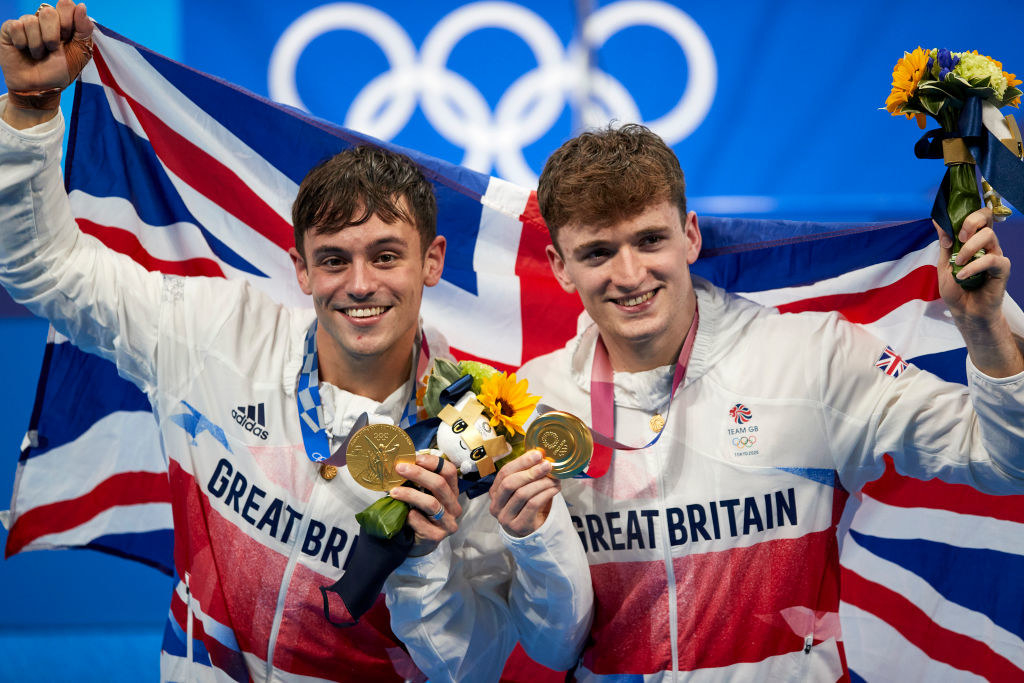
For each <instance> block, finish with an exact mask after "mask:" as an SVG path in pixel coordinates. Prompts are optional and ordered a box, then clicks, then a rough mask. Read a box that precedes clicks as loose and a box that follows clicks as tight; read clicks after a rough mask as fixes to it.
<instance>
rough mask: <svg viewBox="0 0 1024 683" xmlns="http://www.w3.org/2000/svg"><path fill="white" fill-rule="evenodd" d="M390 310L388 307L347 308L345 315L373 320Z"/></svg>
mask: <svg viewBox="0 0 1024 683" xmlns="http://www.w3.org/2000/svg"><path fill="white" fill-rule="evenodd" d="M386 310H388V309H387V307H386V306H374V307H373V308H346V309H345V315H347V316H349V317H352V318H371V317H373V316H375V315H381V314H382V313H384V311H386Z"/></svg>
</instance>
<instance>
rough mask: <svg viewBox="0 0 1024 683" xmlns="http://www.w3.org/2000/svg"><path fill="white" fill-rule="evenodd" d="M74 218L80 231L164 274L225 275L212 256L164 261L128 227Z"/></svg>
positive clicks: (144, 266)
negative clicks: (145, 245) (150, 251)
mask: <svg viewBox="0 0 1024 683" xmlns="http://www.w3.org/2000/svg"><path fill="white" fill-rule="evenodd" d="M75 221H76V222H77V223H78V227H79V229H81V231H82V232H84V233H87V234H89V235H92V236H93V237H95V238H96V239H98V240H99V241H100V242H103V244H105V245H107V246H108V247H110V248H111V249H113V250H114V251H116V252H118V253H121V254H124V255H125V256H128V257H130V258H131V259H132V260H133V261H135V262H136V263H138V264H139V265H141V266H142V267H143V268H145V269H146V270H148V271H156V272H160V273H164V274H166V275H183V276H192V275H205V276H207V277H224V271H223V270H221V269H220V266H219V265H217V262H216V261H213V260H212V259H207V258H190V259H183V260H181V261H165V260H163V259H158V258H157V257H155V256H153V255H152V254H150V253H149V252H148V251H146V248H145V247H144V246H142V242H140V241H139V238H138V236H136V235H135V233H133V232H131V231H129V230H125V229H123V228H115V227H112V226H109V225H99V224H97V223H93V222H92V221H89V220H86V219H84V218H76V219H75Z"/></svg>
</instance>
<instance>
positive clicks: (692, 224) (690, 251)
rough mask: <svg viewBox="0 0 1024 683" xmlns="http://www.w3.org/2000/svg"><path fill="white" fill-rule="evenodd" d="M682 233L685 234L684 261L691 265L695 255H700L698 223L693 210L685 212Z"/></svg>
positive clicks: (695, 258)
mask: <svg viewBox="0 0 1024 683" xmlns="http://www.w3.org/2000/svg"><path fill="white" fill-rule="evenodd" d="M683 234H684V235H685V236H686V262H687V263H688V264H690V265H693V263H694V261H696V260H697V257H698V256H700V247H701V236H700V225H699V224H698V222H697V213H696V212H695V211H690V212H688V213H687V214H686V223H685V224H684V225H683Z"/></svg>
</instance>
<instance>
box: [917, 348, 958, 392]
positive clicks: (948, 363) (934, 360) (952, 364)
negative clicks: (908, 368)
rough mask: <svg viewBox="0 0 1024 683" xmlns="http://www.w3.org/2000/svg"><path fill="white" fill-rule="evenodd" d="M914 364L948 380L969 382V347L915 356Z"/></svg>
mask: <svg viewBox="0 0 1024 683" xmlns="http://www.w3.org/2000/svg"><path fill="white" fill-rule="evenodd" d="M911 360H912V361H913V364H914V365H916V366H917V367H918V368H920V369H921V370H927V371H928V372H930V373H932V374H933V375H937V376H939V377H941V378H942V379H944V380H946V381H947V382H956V383H957V384H967V348H966V347H960V348H959V349H953V350H952V351H943V352H942V353H929V354H927V355H924V356H915V357H914V358H913V359H911Z"/></svg>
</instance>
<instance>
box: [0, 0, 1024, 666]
mask: <svg viewBox="0 0 1024 683" xmlns="http://www.w3.org/2000/svg"><path fill="white" fill-rule="evenodd" d="M586 4H588V3H584V2H575V3H574V2H569V1H568V0H567V1H566V2H562V3H550V2H540V1H539V0H526V1H523V2H521V3H518V4H513V3H466V2H461V1H459V0H437V1H436V2H429V3H424V2H399V1H397V0H394V1H390V2H383V1H380V0H378V2H375V3H373V4H372V5H363V4H356V3H344V4H341V3H338V4H330V5H328V4H326V3H321V2H318V1H317V0H293V1H292V2H287V3H279V2H259V1H256V2H251V3H247V4H244V5H239V4H237V3H220V2H206V1H201V0H150V1H149V2H147V3H144V4H140V3H138V2H127V1H126V0H95V1H94V2H90V3H89V10H90V15H91V16H92V17H93V18H95V19H96V20H97V21H99V22H101V23H103V24H105V25H107V26H109V27H111V28H113V29H114V30H117V31H118V32H120V33H122V34H124V35H126V36H128V37H130V38H132V39H133V40H135V41H137V42H139V43H142V44H143V45H146V46H148V47H150V48H152V49H154V50H156V51H158V52H161V53H163V54H166V55H168V56H171V57H174V58H176V59H179V60H180V61H183V62H184V63H186V64H188V65H190V66H193V67H195V68H197V69H200V70H203V71H207V72H210V73H213V74H215V75H217V76H220V77H222V78H225V79H227V80H230V81H232V82H235V83H238V84H241V85H243V86H245V87H247V88H250V89H252V90H254V91H255V92H257V93H259V94H262V95H266V96H270V97H273V98H275V99H280V100H281V101H284V102H287V103H289V104H292V105H294V106H298V107H302V108H304V109H307V110H308V111H310V112H312V113H314V114H316V115H318V116H322V117H324V118H327V119H331V120H334V121H337V122H339V123H343V124H346V125H350V126H352V127H355V128H358V129H360V130H363V131H365V132H369V133H371V134H373V135H376V136H378V137H382V138H387V139H393V140H395V141H397V142H398V143H400V144H403V145H407V146H410V147H414V148H416V149H420V150H423V151H425V152H427V153H430V154H433V155H435V156H439V157H443V158H445V159H447V160H450V161H453V162H456V163H463V164H466V165H469V166H472V167H473V168H475V169H477V170H480V171H484V172H488V173H493V174H497V175H502V176H504V177H506V178H508V179H509V180H512V181H515V182H518V183H521V184H527V185H529V184H532V183H533V182H534V179H535V176H536V174H537V173H538V172H539V170H540V168H541V166H542V164H543V161H544V159H545V158H546V156H547V154H548V153H549V152H550V151H551V150H552V149H554V147H556V146H557V145H558V144H559V143H560V142H561V141H563V140H564V139H565V138H567V137H568V136H570V135H571V134H572V132H573V131H574V130H575V129H577V128H578V127H580V126H581V125H586V124H592V123H595V122H598V121H603V120H607V119H609V118H616V119H618V120H623V121H625V120H640V121H644V122H646V123H648V124H649V125H651V126H652V127H653V128H654V129H655V130H657V131H658V132H660V133H661V134H662V135H663V137H665V139H666V140H667V141H669V142H670V144H672V146H673V147H674V148H675V150H676V151H677V153H678V155H679V157H680V159H681V161H682V164H683V168H684V169H685V170H686V171H687V177H688V191H689V195H690V196H691V203H692V206H693V208H695V209H697V210H698V211H699V212H702V213H711V214H719V215H749V216H773V217H781V218H793V219H817V220H889V219H893V220H897V219H909V218H917V217H921V216H924V215H926V214H927V213H928V211H929V209H930V206H931V202H932V197H933V194H934V191H935V187H936V185H937V183H938V181H939V179H940V178H941V175H942V167H941V162H937V161H920V160H917V159H915V158H914V156H913V153H912V147H913V143H914V141H915V140H916V139H917V136H918V135H919V131H918V129H917V127H916V126H915V125H914V124H913V123H912V122H908V121H906V120H904V119H902V118H893V117H891V116H889V115H888V114H887V113H886V112H885V111H884V109H880V108H881V107H882V106H883V103H884V101H885V98H886V96H887V94H888V90H889V82H890V74H891V71H892V66H893V64H894V63H895V61H896V59H897V58H898V57H900V56H901V55H902V54H903V51H904V50H911V49H913V48H914V47H916V46H918V45H923V46H926V47H948V48H950V49H954V50H960V49H968V48H970V49H974V48H976V49H978V50H980V51H981V52H983V53H986V54H990V55H992V56H993V57H995V58H997V59H1000V60H1001V61H1003V62H1004V64H1005V65H1006V68H1007V69H1008V70H1009V71H1015V70H1016V71H1017V73H1022V72H1024V45H1022V43H1021V42H1020V41H1019V39H1018V38H1017V36H1016V34H1015V33H1014V32H1012V31H1009V30H998V29H1000V28H1001V27H1006V26H1015V25H1020V23H1021V21H1022V20H1024V7H1022V6H1019V5H1012V4H1010V5H1007V4H1001V5H999V6H996V5H994V4H993V5H991V6H986V4H985V3H981V4H975V5H973V6H972V7H971V12H972V13H971V15H966V14H964V12H965V10H966V5H964V3H954V2H949V1H946V0H943V1H939V2H933V3H929V4H928V5H927V6H926V7H922V6H921V5H920V4H916V3H892V2H882V1H881V0H865V1H864V2H861V3H856V4H852V3H842V4H839V3H837V4H834V5H833V4H831V3H825V4H822V3H813V2H809V1H801V0H796V1H793V2H786V3H777V2H765V1H763V0H762V1H755V0H738V1H737V2H732V3H728V4H726V5H723V4H721V3H697V2H689V3H688V2H675V3H668V2H653V1H652V2H626V1H625V0H619V1H617V2H596V3H593V5H594V7H593V10H592V12H593V13H592V15H591V23H590V25H591V27H592V28H593V29H594V30H593V31H591V32H588V33H587V34H585V35H579V26H580V25H581V23H580V20H579V19H580V17H579V16H578V15H577V8H578V7H579V6H583V5H586ZM35 8H36V3H35V2H21V1H17V2H15V1H12V0H0V17H3V18H8V17H15V16H18V15H20V14H22V13H26V12H33V11H34V10H35ZM994 17H998V19H994ZM587 63H589V64H590V65H591V68H589V69H587V68H585V65H586V64H587ZM0 92H2V85H0ZM68 111H69V110H68ZM1018 118H1020V117H1018ZM272 133H273V131H268V134H272ZM1019 227H1020V226H1019V221H1018V226H1017V228H1018V229H1017V230H1015V229H1014V228H1013V227H1012V226H1011V227H1007V228H1004V229H1002V230H1001V231H1000V234H1001V237H1002V240H1003V242H1004V244H1005V245H1006V248H1007V250H1008V251H1009V252H1010V253H1011V255H1013V256H1015V258H1016V259H1017V261H1018V262H1019V263H1024V235H1022V233H1021V231H1020V230H1019ZM1012 290H1013V291H1014V293H1015V296H1016V298H1017V299H1018V300H1022V299H1024V277H1021V276H1019V274H1018V276H1017V279H1016V281H1015V282H1014V283H1013V284H1012ZM45 336H46V325H45V324H44V323H43V322H41V321H39V320H36V319H33V318H31V317H28V315H27V314H26V313H25V312H24V310H23V309H21V308H20V307H17V306H15V305H13V304H12V303H10V301H9V300H8V299H6V297H5V295H3V294H2V293H0V378H2V381H3V383H4V386H5V390H4V392H3V397H4V398H3V402H2V406H3V410H2V411H0V499H2V500H0V507H5V506H6V501H7V500H9V499H10V494H11V487H12V484H13V473H14V468H15V464H16V462H17V457H18V452H19V444H20V442H21V439H22V437H23V435H24V430H25V428H26V426H27V424H28V418H29V413H30V409H31V403H32V396H33V393H34V388H35V381H36V377H37V374H38V369H39V366H40V364H41V360H42V350H43V343H44V341H45ZM3 539H4V536H3V532H0V542H2V541H3ZM0 581H2V585H3V589H2V590H0V680H19V681H24V680H105V681H109V680H147V679H154V680H155V679H156V678H157V676H158V673H157V653H158V650H159V642H160V633H161V630H162V624H163V619H164V615H165V613H166V606H167V600H168V596H169V591H170V581H169V580H168V579H167V578H166V577H164V576H163V575H161V574H159V573H157V572H155V571H153V570H151V569H148V568H145V567H142V566H137V565H134V564H132V563H129V562H125V561H122V560H118V559H116V558H110V557H106V556H102V555H99V554H96V553H90V552H86V551H61V552H47V553H28V554H25V555H19V556H16V557H14V558H11V559H9V560H7V561H5V562H2V563H0ZM55 655H56V656H55Z"/></svg>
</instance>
